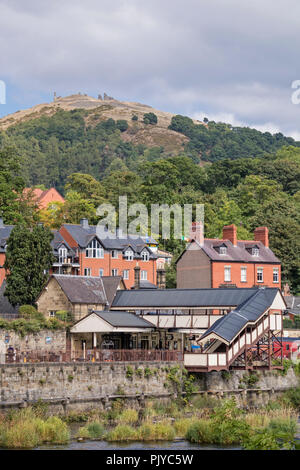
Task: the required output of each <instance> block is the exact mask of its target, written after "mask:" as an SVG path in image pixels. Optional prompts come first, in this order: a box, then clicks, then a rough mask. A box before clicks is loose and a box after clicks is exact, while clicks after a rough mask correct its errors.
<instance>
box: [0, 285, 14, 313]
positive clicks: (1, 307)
mask: <svg viewBox="0 0 300 470" xmlns="http://www.w3.org/2000/svg"><path fill="white" fill-rule="evenodd" d="M5 289H6V281H5V280H4V281H3V282H2V285H1V287H0V317H1V314H4V315H17V314H18V313H19V308H18V307H13V306H12V305H11V303H10V302H9V301H8V298H7V297H6V296H5V295H4V292H5Z"/></svg>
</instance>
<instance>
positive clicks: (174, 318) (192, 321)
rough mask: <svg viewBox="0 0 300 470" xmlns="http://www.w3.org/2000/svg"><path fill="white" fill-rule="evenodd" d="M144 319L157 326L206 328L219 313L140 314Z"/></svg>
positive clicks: (215, 319) (217, 317) (218, 316)
mask: <svg viewBox="0 0 300 470" xmlns="http://www.w3.org/2000/svg"><path fill="white" fill-rule="evenodd" d="M142 317H143V318H144V319H145V320H148V321H149V322H150V323H152V324H153V325H155V326H156V327H158V328H188V329H195V328H199V329H207V328H209V327H210V326H211V325H213V324H214V323H215V322H216V321H217V320H218V319H219V318H221V315H148V314H146V315H142Z"/></svg>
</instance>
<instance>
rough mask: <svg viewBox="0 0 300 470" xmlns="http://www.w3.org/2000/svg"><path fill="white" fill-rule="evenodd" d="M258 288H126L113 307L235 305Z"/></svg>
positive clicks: (119, 293) (117, 297)
mask: <svg viewBox="0 0 300 470" xmlns="http://www.w3.org/2000/svg"><path fill="white" fill-rule="evenodd" d="M257 290H258V288H239V289H236V288H231V289H228V288H224V289H221V288H215V289H133V290H126V291H125V290H124V291H118V292H117V293H116V296H115V299H114V301H113V303H112V307H113V308H114V307H116V308H118V307H119V308H120V307H122V308H134V307H135V308H139V307H149V308H151V307H154V308H164V307H170V308H180V307H186V308H193V307H194V308H195V307H218V306H219V307H235V306H238V305H240V304H241V303H242V302H244V301H245V300H247V299H248V298H249V297H250V296H251V295H252V294H254V293H255V292H257ZM270 290H272V291H274V292H277V289H275V288H274V289H272V288H270Z"/></svg>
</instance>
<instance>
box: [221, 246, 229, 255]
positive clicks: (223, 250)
mask: <svg viewBox="0 0 300 470" xmlns="http://www.w3.org/2000/svg"><path fill="white" fill-rule="evenodd" d="M219 253H220V255H226V254H227V246H220V248H219Z"/></svg>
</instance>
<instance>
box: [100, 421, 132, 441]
mask: <svg viewBox="0 0 300 470" xmlns="http://www.w3.org/2000/svg"><path fill="white" fill-rule="evenodd" d="M137 438H138V436H137V431H136V430H135V429H134V428H132V427H131V426H128V425H127V424H119V425H118V426H116V427H115V428H114V429H112V430H111V431H109V432H108V433H107V434H106V440H107V441H134V440H136V439H137Z"/></svg>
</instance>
